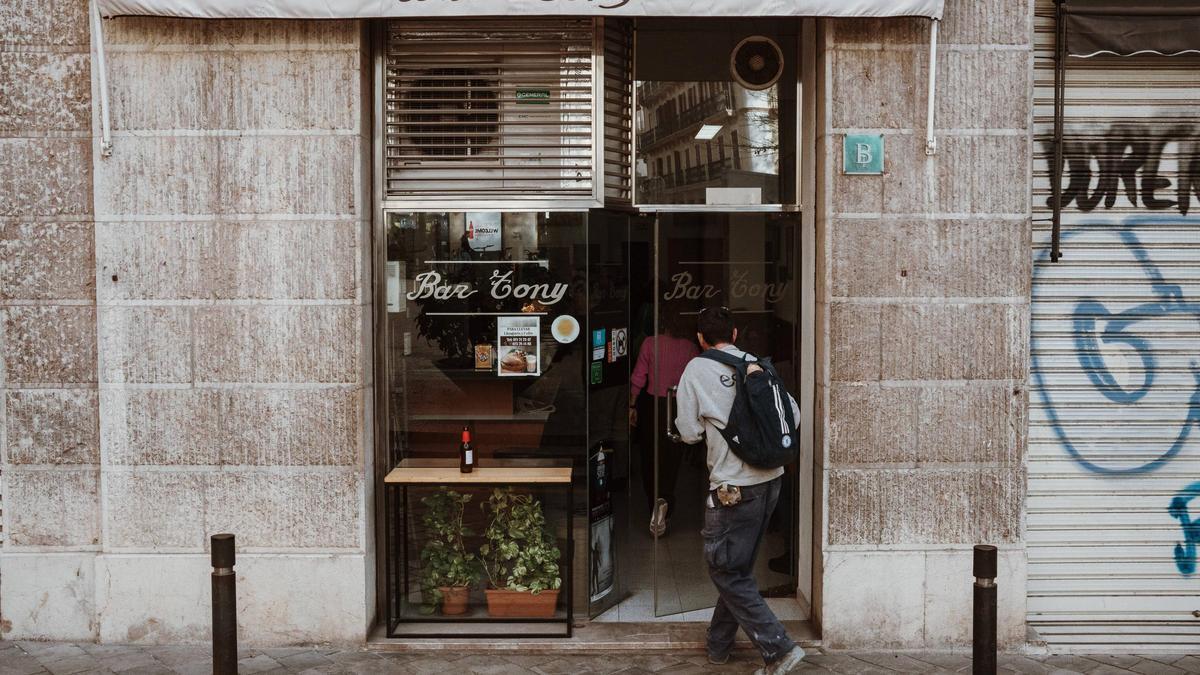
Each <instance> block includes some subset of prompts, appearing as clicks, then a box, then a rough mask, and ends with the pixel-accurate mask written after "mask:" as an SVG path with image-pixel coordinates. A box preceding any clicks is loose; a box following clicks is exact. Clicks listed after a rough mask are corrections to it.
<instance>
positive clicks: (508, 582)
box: [479, 488, 562, 594]
mask: <svg viewBox="0 0 1200 675" xmlns="http://www.w3.org/2000/svg"><path fill="white" fill-rule="evenodd" d="M480 507H481V508H482V509H483V511H484V513H485V514H487V515H488V517H489V522H488V526H487V529H486V530H485V531H484V533H483V538H484V539H485V540H486V543H484V544H483V545H482V546H480V547H479V554H480V558H481V559H482V561H483V569H484V571H485V572H487V575H488V580H489V581H490V582H491V584H492V587H494V588H500V589H507V590H510V591H522V592H529V593H534V594H537V593H541V592H542V591H545V590H554V589H557V588H560V587H561V586H562V577H561V576H559V568H558V559H559V557H560V553H559V551H558V546H556V545H555V543H554V535H552V534H551V533H550V532H549V531H548V530H547V528H546V517H545V515H544V514H543V513H542V503H541V502H540V501H538V500H537V499H534V498H533V497H532V496H531V495H527V494H520V493H517V492H514V491H513V490H512V488H503V489H501V488H497V489H496V490H493V491H492V495H491V497H489V498H488V500H487V501H486V502H484V503H482V504H480Z"/></svg>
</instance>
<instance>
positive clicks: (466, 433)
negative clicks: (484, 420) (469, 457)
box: [462, 427, 471, 443]
mask: <svg viewBox="0 0 1200 675" xmlns="http://www.w3.org/2000/svg"><path fill="white" fill-rule="evenodd" d="M462 440H463V443H470V442H471V430H470V429H468V428H466V427H463V433H462Z"/></svg>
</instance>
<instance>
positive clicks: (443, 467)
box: [383, 459, 571, 485]
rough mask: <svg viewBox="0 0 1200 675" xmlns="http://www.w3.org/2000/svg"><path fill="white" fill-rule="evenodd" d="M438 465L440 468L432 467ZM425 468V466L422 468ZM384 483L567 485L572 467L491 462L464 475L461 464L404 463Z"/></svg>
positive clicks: (501, 461) (422, 461) (403, 461)
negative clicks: (459, 465) (460, 468)
mask: <svg viewBox="0 0 1200 675" xmlns="http://www.w3.org/2000/svg"><path fill="white" fill-rule="evenodd" d="M435 463H436V464H437V465H438V466H429V465H430V464H435ZM422 464H424V465H425V466H420V465H422ZM489 464H490V466H489ZM523 464H524V465H523ZM383 482H385V483H406V484H412V485H455V484H487V485H492V484H495V485H508V484H534V483H536V484H543V483H544V484H564V483H570V482H571V467H569V466H531V465H527V463H525V462H521V463H508V462H505V461H503V460H492V461H491V462H488V463H487V464H485V465H484V466H479V465H476V466H475V470H474V471H472V472H471V473H462V472H461V471H459V470H458V462H453V463H450V462H446V461H436V460H411V459H405V460H402V461H401V462H400V464H399V465H398V466H397V467H396V468H394V469H392V470H391V472H389V473H388V475H387V477H386V478H384V479H383Z"/></svg>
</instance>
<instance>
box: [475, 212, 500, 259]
mask: <svg viewBox="0 0 1200 675" xmlns="http://www.w3.org/2000/svg"><path fill="white" fill-rule="evenodd" d="M467 243H469V244H470V245H471V250H472V251H499V250H500V213H499V212H498V211H484V212H478V213H472V212H468V213H467Z"/></svg>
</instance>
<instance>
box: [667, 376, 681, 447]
mask: <svg viewBox="0 0 1200 675" xmlns="http://www.w3.org/2000/svg"><path fill="white" fill-rule="evenodd" d="M677 391H679V387H671V388H670V389H667V421H666V425H667V438H669V439H671V441H672V442H674V443H682V442H683V436H680V435H679V434H678V433H676V432H675V426H674V425H675V411H674V408H675V406H674V402H675V393H676V392H677Z"/></svg>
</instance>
